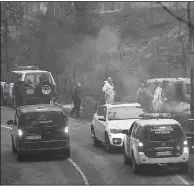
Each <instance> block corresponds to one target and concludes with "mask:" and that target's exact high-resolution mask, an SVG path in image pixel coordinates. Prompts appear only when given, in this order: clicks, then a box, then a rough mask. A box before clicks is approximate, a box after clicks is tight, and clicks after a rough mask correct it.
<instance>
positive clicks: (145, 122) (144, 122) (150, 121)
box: [137, 119, 180, 126]
mask: <svg viewBox="0 0 194 186" xmlns="http://www.w3.org/2000/svg"><path fill="white" fill-rule="evenodd" d="M137 122H138V124H140V125H141V126H148V125H150V126H154V125H155V126H158V125H175V124H176V125H180V124H179V123H178V121H176V120H174V119H140V120H138V121H137Z"/></svg>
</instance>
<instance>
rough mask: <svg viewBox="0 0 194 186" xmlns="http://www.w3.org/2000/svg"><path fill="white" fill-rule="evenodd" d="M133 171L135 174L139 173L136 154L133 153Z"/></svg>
mask: <svg viewBox="0 0 194 186" xmlns="http://www.w3.org/2000/svg"><path fill="white" fill-rule="evenodd" d="M132 169H133V173H134V174H138V173H139V166H138V165H137V163H136V161H135V158H134V153H132Z"/></svg>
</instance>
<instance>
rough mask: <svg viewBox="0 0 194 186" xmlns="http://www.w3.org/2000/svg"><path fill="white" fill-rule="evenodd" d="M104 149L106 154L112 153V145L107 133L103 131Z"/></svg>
mask: <svg viewBox="0 0 194 186" xmlns="http://www.w3.org/2000/svg"><path fill="white" fill-rule="evenodd" d="M105 149H106V152H107V153H108V154H111V153H112V146H111V144H110V140H109V137H108V134H107V133H105Z"/></svg>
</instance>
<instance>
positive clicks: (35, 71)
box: [12, 70, 49, 74]
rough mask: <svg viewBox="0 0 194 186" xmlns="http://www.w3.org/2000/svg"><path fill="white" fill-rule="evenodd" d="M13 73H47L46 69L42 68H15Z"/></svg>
mask: <svg viewBox="0 0 194 186" xmlns="http://www.w3.org/2000/svg"><path fill="white" fill-rule="evenodd" d="M12 72H14V73H19V74H27V73H30V74H31V73H34V74H35V73H37V72H38V73H49V72H48V71H44V70H15V71H12Z"/></svg>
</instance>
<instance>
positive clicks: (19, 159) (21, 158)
mask: <svg viewBox="0 0 194 186" xmlns="http://www.w3.org/2000/svg"><path fill="white" fill-rule="evenodd" d="M23 159H24V156H23V154H20V153H17V161H19V162H20V161H22V160H23Z"/></svg>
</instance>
